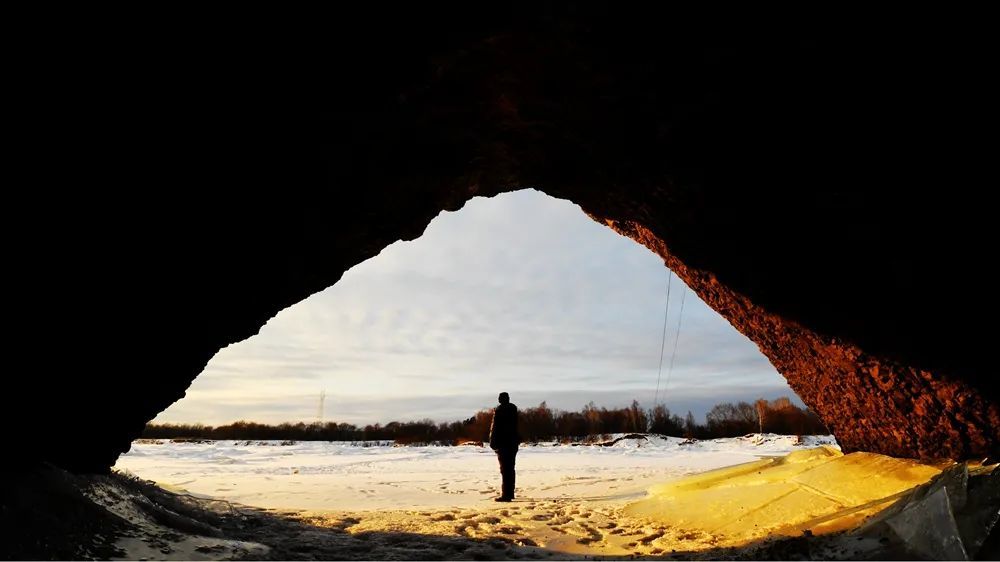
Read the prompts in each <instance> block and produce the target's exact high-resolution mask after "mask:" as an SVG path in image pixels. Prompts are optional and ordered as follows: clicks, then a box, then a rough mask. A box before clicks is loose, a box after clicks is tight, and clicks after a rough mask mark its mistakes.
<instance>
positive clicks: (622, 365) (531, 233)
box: [154, 190, 801, 426]
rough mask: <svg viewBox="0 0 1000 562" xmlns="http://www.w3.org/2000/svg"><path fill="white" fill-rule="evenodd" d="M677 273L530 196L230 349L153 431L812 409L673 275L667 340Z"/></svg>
mask: <svg viewBox="0 0 1000 562" xmlns="http://www.w3.org/2000/svg"><path fill="white" fill-rule="evenodd" d="M668 273H669V271H668V270H667V269H666V268H665V267H664V265H663V261H662V259H661V258H659V257H658V256H656V255H655V254H653V253H652V252H650V251H649V250H648V249H646V248H644V247H642V246H641V245H639V244H637V243H635V242H634V241H632V240H630V239H628V238H625V237H623V236H620V235H618V234H616V233H614V232H612V231H611V230H609V229H608V228H606V227H605V226H604V225H602V224H598V223H596V222H594V221H592V220H591V219H589V218H588V217H587V216H586V215H584V214H583V213H581V212H580V209H579V208H578V207H577V206H576V205H574V204H572V203H570V202H568V201H564V200H560V199H555V198H552V197H549V196H547V195H544V194H542V193H540V192H538V191H535V190H522V191H517V192H512V193H506V194H501V195H498V196H496V197H494V198H476V199H473V200H471V201H469V202H468V203H467V204H466V206H465V207H464V208H463V209H461V210H459V211H457V212H453V213H449V212H445V213H442V214H441V215H440V216H438V217H437V218H436V219H435V220H434V221H433V222H432V223H431V224H430V225H429V226H428V227H427V229H426V231H425V233H424V234H423V235H422V236H421V237H420V238H418V239H417V240H414V241H412V242H397V243H395V244H393V245H391V246H389V247H387V248H386V249H384V250H383V251H382V252H381V253H380V254H379V255H378V256H377V257H375V258H372V259H370V260H368V261H366V262H363V263H361V264H359V265H358V266H356V267H354V268H352V269H351V270H349V271H348V272H347V273H345V275H344V276H343V278H342V279H341V280H340V281H339V282H338V283H336V284H335V285H333V286H331V287H329V288H328V289H326V290H324V291H321V292H319V293H317V294H314V295H312V296H311V297H309V298H307V299H305V300H303V301H302V302H300V303H298V304H296V305H294V306H292V307H289V308H287V309H285V310H283V311H281V312H280V313H279V314H278V315H277V316H276V317H274V318H273V319H272V320H271V321H269V322H268V323H267V324H266V325H265V326H264V327H262V328H261V330H260V333H259V334H258V335H256V336H254V337H252V338H250V339H248V340H245V341H243V342H239V343H237V344H233V345H230V346H228V347H226V348H224V349H222V350H220V351H219V353H218V354H217V355H216V356H215V357H214V358H213V359H212V360H211V361H210V362H209V364H208V366H207V367H206V368H205V370H204V371H203V372H202V374H201V375H199V376H198V378H197V379H196V380H195V381H194V383H193V384H192V385H191V387H190V388H189V389H188V391H187V397H186V398H184V399H182V400H180V401H178V402H176V403H175V404H174V405H172V406H171V407H170V408H168V409H167V410H165V411H164V412H162V413H161V414H160V415H159V416H158V417H157V418H156V419H155V420H154V421H155V422H156V423H165V422H173V423H205V424H212V425H218V424H221V423H226V422H232V421H235V420H237V419H249V420H252V421H255V422H263V423H281V422H287V421H292V422H300V421H301V422H306V423H311V422H316V421H324V422H325V421H337V422H347V423H353V424H357V425H361V426H364V425H366V424H372V423H382V424H385V423H388V422H391V421H406V420H416V419H424V418H431V419H435V420H437V421H451V420H457V419H465V418H468V417H469V416H470V415H471V414H473V413H475V411H477V410H478V409H480V408H482V407H484V406H490V405H491V401H492V399H493V398H494V397H495V396H496V394H497V392H499V391H501V390H506V391H509V392H510V393H511V396H512V397H513V398H514V400H515V402H516V403H518V404H519V405H521V407H522V408H523V407H526V406H532V405H536V404H538V403H540V402H542V401H546V402H547V404H548V406H549V407H552V408H559V409H567V410H577V409H579V408H580V407H581V406H582V405H584V404H586V403H588V402H590V401H594V402H595V403H596V404H597V405H598V406H607V407H616V406H625V405H628V404H630V403H631V401H632V400H638V401H639V402H640V403H641V404H643V405H644V406H646V407H651V406H653V402H654V398H655V397H657V396H658V397H659V402H661V403H663V404H664V405H665V406H666V407H668V408H669V409H670V410H671V411H672V412H675V413H679V414H680V415H681V416H683V415H685V414H686V412H687V411H689V410H690V411H691V412H693V414H694V415H695V416H696V417H697V418H698V419H699V420H702V419H704V415H705V413H706V412H707V411H708V410H709V409H710V408H711V407H712V406H713V405H714V404H716V403H718V402H725V401H734V402H735V401H739V400H745V401H749V402H752V401H753V400H754V399H756V398H760V397H767V398H775V397H778V396H785V395H787V396H790V397H793V399H794V400H795V401H796V403H797V404H799V405H801V403H800V402H798V399H797V398H795V394H794V392H793V391H792V390H791V389H790V388H789V387H788V385H787V384H786V382H785V380H784V378H783V377H781V375H779V374H778V373H777V371H776V370H775V369H774V367H773V366H771V364H770V363H769V362H768V361H767V359H766V358H765V357H764V356H763V355H762V354H761V353H760V351H759V350H758V349H757V347H756V345H755V344H753V343H752V342H751V341H750V340H749V339H747V338H746V337H745V336H743V335H742V334H740V333H739V332H737V331H736V330H735V329H734V328H733V327H731V326H730V325H729V323H728V322H726V321H725V320H724V319H723V318H722V317H721V316H719V314H718V313H716V312H715V311H713V310H712V309H710V308H709V307H708V306H707V305H705V304H704V303H703V302H702V301H701V300H700V299H698V297H697V296H696V295H695V294H693V293H692V292H691V291H689V290H688V289H687V288H686V287H685V285H684V284H683V282H682V281H680V279H679V278H677V277H673V278H672V280H671V281H669V283H670V285H671V287H670V302H669V308H668V310H667V318H666V333H665V337H664V301H665V289H666V286H667V283H668V277H667V275H668ZM682 307H683V308H682ZM678 326H680V336H679V337H678ZM675 350H676V354H675V353H674V351H675ZM661 353H662V357H663V360H662V368H661V366H660V363H659V360H660V357H661ZM672 359H673V361H671V360H672ZM671 363H673V365H672V368H671ZM658 385H659V391H658V392H657V386H658ZM324 392H325V399H323V398H322V396H323V393H324ZM321 399H322V404H321V403H320V402H321ZM321 406H322V407H321Z"/></svg>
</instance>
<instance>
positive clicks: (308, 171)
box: [4, 5, 1000, 471]
mask: <svg viewBox="0 0 1000 562" xmlns="http://www.w3.org/2000/svg"><path fill="white" fill-rule="evenodd" d="M508 8H509V9H505V10H500V9H489V8H487V7H483V6H466V7H461V8H456V7H455V6H434V7H428V6H424V5H421V6H411V7H405V8H398V9H397V10H398V11H396V12H393V14H392V16H393V17H391V18H387V17H386V16H387V14H385V13H382V12H378V11H372V12H369V13H347V12H346V11H345V12H344V13H343V14H341V17H340V18H338V19H336V20H334V21H330V22H329V25H330V27H329V29H324V31H323V32H322V33H316V34H315V35H310V36H309V38H310V39H312V41H310V42H309V44H308V45H303V44H300V43H298V42H291V43H285V42H280V41H278V42H267V41H262V40H261V39H262V36H261V35H260V34H257V33H250V34H249V35H247V36H246V37H238V36H234V37H230V36H228V35H225V34H223V35H225V37H224V39H223V38H222V35H220V32H219V30H213V31H212V32H211V33H205V34H204V35H201V34H198V33H192V34H191V35H190V36H188V37H186V38H185V40H184V41H183V42H180V43H178V41H176V40H174V39H175V37H174V35H172V34H171V33H172V32H171V33H164V34H163V35H158V34H157V33H155V32H153V31H150V33H149V34H147V36H145V37H141V38H133V39H135V40H134V41H132V42H130V43H129V45H130V48H128V49H124V48H121V45H120V44H116V43H114V42H112V44H109V45H106V46H101V45H102V44H100V42H98V43H87V44H86V45H88V46H89V45H97V46H89V47H81V49H82V52H81V51H74V52H72V53H66V57H67V58H66V59H65V60H64V59H60V64H62V65H63V66H61V67H60V68H61V69H62V70H64V71H65V72H64V73H62V74H58V73H57V75H58V76H68V77H74V78H77V79H78V80H77V81H76V82H74V83H87V84H92V87H90V88H88V89H81V88H69V89H67V88H54V89H52V90H47V91H46V95H54V96H56V97H54V98H52V99H51V100H50V101H52V104H50V105H51V106H52V107H59V108H62V107H68V108H69V109H67V110H65V111H66V115H65V117H63V116H62V114H60V118H57V119H55V120H54V121H53V123H51V125H53V128H51V129H46V128H45V127H37V126H36V127H35V129H36V130H43V131H47V130H56V131H61V132H62V133H61V135H62V136H60V139H59V142H60V143H61V145H60V146H66V145H68V146H71V147H73V148H74V150H72V151H68V150H67V151H63V152H57V154H58V157H54V156H53V157H50V158H48V159H47V160H45V161H44V166H43V167H42V168H40V169H43V170H46V171H48V170H55V169H59V170H66V171H67V172H68V173H67V175H68V176H69V178H68V179H67V180H66V181H65V182H61V183H59V185H67V186H90V187H86V188H83V187H77V188H73V189H64V190H60V191H59V192H58V194H55V193H52V192H50V191H48V190H45V189H34V190H25V191H30V193H29V194H27V195H26V197H27V198H28V199H27V200H26V201H24V202H22V203H21V207H20V208H21V209H22V211H21V217H19V218H21V219H22V220H25V221H26V224H30V225H32V228H33V229H34V230H32V231H30V232H31V233H35V232H36V231H37V232H38V233H39V234H37V235H36V234H31V236H32V239H34V240H36V241H37V242H38V244H37V245H36V246H34V247H28V246H27V245H24V244H13V245H12V248H11V255H12V256H13V257H12V258H11V260H12V262H13V264H14V265H15V267H13V268H11V271H14V272H16V273H15V274H13V275H12V277H14V278H15V282H16V288H15V289H13V290H12V294H14V295H18V297H20V296H21V295H29V296H30V298H28V299H22V300H23V305H22V304H18V305H17V306H15V307H14V308H16V309H17V311H18V313H19V314H18V316H17V318H18V319H19V322H17V323H15V324H14V325H15V326H17V327H18V330H17V333H18V336H17V338H18V340H17V345H14V346H12V347H13V348H14V352H13V353H14V355H15V357H12V362H13V363H15V364H19V365H28V366H30V367H28V368H30V369H32V371H30V372H29V374H30V376H23V377H21V378H22V379H25V382H26V385H27V386H25V387H23V388H21V390H19V391H18V394H17V397H18V399H17V400H12V402H14V404H13V405H12V406H11V407H10V408H9V409H8V410H7V411H5V412H4V416H5V418H6V420H5V422H6V423H8V424H10V425H9V427H22V426H23V427H25V429H24V430H23V431H20V432H16V433H17V435H16V436H15V437H14V440H15V443H14V445H15V446H16V447H17V448H18V449H19V450H21V451H23V455H24V458H26V459H28V460H29V461H30V460H34V461H51V462H55V463H57V464H60V465H62V466H65V467H69V468H72V469H76V470H98V471H99V470H105V469H106V468H107V467H108V466H110V465H111V464H112V463H113V462H114V460H115V458H116V457H117V455H118V454H120V453H121V452H123V451H125V450H127V449H128V447H129V443H130V442H131V440H132V438H134V437H135V436H136V435H138V434H139V432H140V431H141V428H142V427H143V424H144V423H145V422H146V421H148V420H150V419H152V418H153V417H154V416H155V415H156V414H157V413H158V412H160V411H162V410H163V409H164V408H166V407H167V406H168V405H169V404H171V403H172V402H174V401H175V400H178V399H180V398H181V397H182V396H183V395H184V391H185V389H186V388H187V387H188V385H189V384H190V382H191V381H192V380H193V379H194V377H196V376H197V374H198V373H199V372H200V371H201V369H202V368H203V367H204V365H205V364H206V362H207V361H208V360H209V359H210V358H211V357H212V355H213V354H214V353H215V352H216V351H217V350H218V349H220V348H221V347H224V346H226V345H228V344H230V343H233V342H237V341H240V340H242V339H245V338H247V337H250V336H252V335H253V334H254V333H256V331H257V330H258V329H259V328H260V326H262V325H263V324H264V323H265V322H266V321H267V320H268V319H269V318H270V317H271V316H273V315H274V314H276V313H277V312H278V311H280V310H281V309H283V308H285V307H287V306H290V305H292V304H294V303H296V302H298V301H300V300H302V299H303V298H305V297H307V296H308V295H310V294H312V293H314V292H316V291H319V290H322V289H323V288H325V287H328V286H330V285H332V284H333V283H336V281H337V280H338V279H339V278H340V276H341V275H342V273H343V272H344V271H346V270H347V269H349V268H350V267H352V266H353V265H355V264H357V263H360V262H361V261H364V260H365V259H368V258H370V257H372V256H374V255H376V254H377V253H378V252H379V251H380V250H381V249H382V248H384V247H385V246H386V245H388V244H390V243H392V242H394V241H396V240H399V239H413V238H415V237H417V236H419V235H420V233H421V232H422V231H423V229H424V228H425V227H426V225H427V224H428V222H429V221H430V220H431V219H432V218H433V217H434V216H435V215H436V214H437V213H439V212H440V211H441V210H443V209H447V210H454V209H457V208H460V207H461V206H462V205H463V204H464V202H465V201H467V200H468V199H469V198H471V197H473V196H477V195H481V196H491V195H494V194H496V193H499V192H502V191H508V190H512V189H517V188H520V187H535V188H538V189H541V190H543V191H545V192H546V193H549V194H550V195H552V196H555V197H561V198H566V199H570V200H572V201H574V202H576V203H578V204H579V205H580V206H581V207H582V208H583V209H584V211H585V212H587V213H588V214H590V215H591V216H592V217H594V218H595V219H597V220H600V221H601V222H604V223H606V224H608V225H610V226H612V228H614V229H616V230H618V231H619V232H622V233H624V234H626V235H628V236H631V237H632V238H634V239H636V240H637V241H639V242H641V243H643V244H645V245H646V246H648V247H650V248H651V249H652V250H653V251H655V252H657V253H658V254H660V255H661V256H663V257H664V259H665V261H666V262H667V264H668V265H669V266H670V267H671V268H672V269H673V270H674V271H675V272H677V273H678V275H680V276H681V277H682V278H683V279H684V280H685V281H686V282H687V283H688V284H689V285H690V286H691V287H692V288H693V289H694V290H695V291H696V292H697V293H698V294H699V296H700V297H701V298H702V299H704V300H705V301H706V302H707V303H708V304H709V305H710V306H712V307H713V308H715V309H716V310H718V311H719V312H720V313H721V314H722V315H723V316H724V317H726V318H727V319H728V320H729V321H730V322H731V323H732V324H733V325H734V326H735V327H736V328H737V329H739V330H740V331H741V332H743V333H744V334H746V335H747V336H748V337H750V338H751V339H752V340H753V341H755V342H756V343H757V344H758V345H759V346H760V348H761V350H762V351H763V352H764V353H765V355H767V356H768V358H770V360H771V361H772V362H773V363H774V364H775V366H776V367H777V368H778V370H779V371H780V372H781V373H782V374H784V375H785V376H786V377H787V378H788V380H789V382H790V384H791V385H792V387H793V388H794V389H795V390H796V392H798V393H799V395H800V396H801V397H802V398H803V400H804V401H805V402H806V404H808V405H809V406H810V407H812V408H814V409H815V410H816V411H817V412H818V413H819V414H820V416H821V417H822V418H823V420H824V421H825V422H826V423H827V424H828V425H829V426H830V427H831V429H832V430H833V431H834V433H835V434H836V436H837V438H838V440H840V442H841V443H842V444H843V445H844V447H845V449H847V450H867V451H873V452H879V453H886V454H891V455H897V456H920V457H939V456H951V457H969V456H982V455H987V454H993V453H996V452H997V450H998V446H1000V434H998V431H1000V430H998V428H1000V413H998V404H1000V398H998V394H997V391H996V390H995V389H994V388H993V385H992V379H993V374H992V373H993V371H994V357H993V355H994V354H993V352H992V348H993V342H992V339H991V338H989V337H988V334H989V330H984V329H983V328H982V324H983V322H984V321H987V322H988V321H989V320H990V319H991V318H993V317H994V314H993V310H994V308H995V305H993V304H992V299H991V298H989V295H990V294H992V292H993V282H992V280H991V278H990V276H989V274H987V273H986V272H987V271H988V270H989V269H990V265H991V264H990V263H989V258H990V257H991V256H992V255H993V254H994V253H995V252H994V251H993V249H992V246H991V243H990V240H992V238H993V233H992V224H993V220H994V217H993V213H992V211H991V210H990V206H989V205H987V204H985V202H984V201H985V200H984V197H985V196H984V195H982V193H983V189H982V187H983V186H984V185H987V184H986V183H984V180H983V178H984V177H991V175H990V174H987V173H986V171H985V165H986V164H987V163H988V162H990V161H991V160H992V159H993V156H992V154H991V152H990V151H989V149H988V143H983V142H980V140H979V138H980V137H979V136H977V135H976V134H975V133H976V132H977V131H979V130H983V131H988V130H992V129H991V128H990V126H989V123H990V119H991V115H992V114H991V113H990V112H989V111H987V108H990V107H992V105H993V102H992V100H993V99H995V96H993V95H991V93H990V92H991V90H990V84H991V81H990V80H989V76H988V73H985V72H983V71H982V69H983V68H989V67H990V62H991V61H988V60H986V59H987V57H988V53H991V52H992V49H990V48H989V47H990V45H988V44H987V43H988V38H989V37H991V35H992V34H991V33H988V31H989V30H986V29H984V30H979V31H977V30H976V29H973V28H972V27H970V26H973V27H974V25H975V24H969V23H968V21H969V20H968V18H967V19H965V20H963V22H965V23H963V27H962V32H961V33H957V32H956V33H953V34H952V35H949V34H948V33H946V32H947V31H948V30H949V29H957V28H951V27H948V25H947V22H946V21H944V18H942V16H941V15H940V14H934V17H933V19H928V21H927V22H925V23H926V24H927V25H928V26H931V28H933V29H935V30H938V31H940V33H924V30H925V29H926V28H925V27H921V26H916V25H914V26H902V25H893V26H892V27H879V26H877V25H874V24H873V25H872V27H870V28H868V29H855V28H854V27H843V26H841V27H838V28H837V29H836V30H835V31H832V32H830V33H827V32H824V31H822V30H819V29H810V28H808V26H804V27H802V28H801V31H790V30H789V29H788V28H787V27H784V26H782V27H776V28H775V29H767V28H766V27H760V26H748V25H742V24H737V25H734V26H727V25H723V24H722V23H720V22H710V23H711V25H708V26H698V25H694V23H692V22H691V21H690V20H688V19H686V18H684V17H681V16H679V15H677V14H661V13H648V14H643V13H639V10H638V9H637V8H636V9H633V8H629V9H625V8H620V9H614V8H611V7H601V8H596V7H594V8H591V7H588V8H582V7H577V6H567V5H547V6H545V7H536V8H534V9H531V10H529V9H527V7H524V6H522V7H518V6H515V5H512V6H510V7H508ZM984 21H986V20H984ZM845 30H846V31H845ZM847 31H850V33H848V32H847ZM87 49H91V50H87ZM74 57H75V58H74ZM65 61H69V62H65ZM70 91H71V92H75V93H74V95H75V96H77V97H76V98H73V100H72V101H73V102H74V103H72V104H68V105H67V104H66V103H65V99H64V98H63V97H58V96H65V95H68V94H65V92H70ZM51 92H57V93H58V92H62V94H51ZM122 92H129V94H128V95H122ZM44 99H49V98H44ZM50 141H51V139H47V142H50ZM50 145H51V146H54V145H52V144H51V142H50V144H46V145H44V146H50ZM55 181H56V180H53V183H55ZM46 185H47V184H46ZM12 239H16V238H12ZM24 420H30V421H29V422H27V423H25V421H24ZM35 420H37V421H35ZM18 424H20V425H18ZM50 436H58V438H57V439H58V444H52V443H50V442H48V441H47V440H46V439H45V438H47V437H50Z"/></svg>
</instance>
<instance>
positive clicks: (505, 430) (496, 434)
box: [490, 392, 521, 502]
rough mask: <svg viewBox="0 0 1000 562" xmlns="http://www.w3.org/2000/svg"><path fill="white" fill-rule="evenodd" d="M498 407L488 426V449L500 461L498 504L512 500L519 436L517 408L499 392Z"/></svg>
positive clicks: (503, 393) (504, 393) (505, 395)
mask: <svg viewBox="0 0 1000 562" xmlns="http://www.w3.org/2000/svg"><path fill="white" fill-rule="evenodd" d="M497 399H498V400H499V401H500V405H499V406H497V407H496V408H495V409H494V410H493V423H491V424H490V448H491V449H493V450H494V451H496V452H497V459H498V460H499V461H500V476H501V477H502V478H503V493H501V494H500V497H499V498H496V501H498V502H509V501H510V500H512V499H514V458H515V457H516V456H517V446H518V444H519V443H521V435H520V434H518V432H517V406H515V405H513V404H511V403H510V396H508V395H507V393H506V392H501V393H500V396H499V397H498V398H497Z"/></svg>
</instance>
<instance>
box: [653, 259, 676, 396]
mask: <svg viewBox="0 0 1000 562" xmlns="http://www.w3.org/2000/svg"><path fill="white" fill-rule="evenodd" d="M673 278H674V272H673V271H671V270H670V269H667V304H666V305H665V306H664V308H663V336H662V337H661V338H660V366H659V368H657V370H656V394H654V395H653V405H654V406H656V402H657V400H658V399H659V397H660V375H661V374H662V373H663V348H664V347H666V343H667V313H669V312H670V281H671V280H672V279H673ZM668 378H669V376H668Z"/></svg>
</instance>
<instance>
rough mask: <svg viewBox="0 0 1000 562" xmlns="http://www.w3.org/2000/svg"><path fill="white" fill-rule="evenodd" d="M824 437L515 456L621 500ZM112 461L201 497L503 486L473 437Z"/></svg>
mask: <svg viewBox="0 0 1000 562" xmlns="http://www.w3.org/2000/svg"><path fill="white" fill-rule="evenodd" d="M614 437H619V436H614ZM824 444H830V445H836V442H835V441H834V439H833V437H830V436H824V437H805V438H803V441H802V443H801V444H796V438H795V437H792V436H778V435H762V436H761V435H756V436H747V437H736V438H728V439H714V440H708V441H697V442H694V443H685V442H684V440H683V439H678V438H663V437H658V436H649V437H648V438H647V439H623V440H621V441H619V442H618V443H616V444H614V445H612V446H607V447H604V446H593V445H579V446H571V445H554V444H540V445H528V446H522V447H521V449H520V452H519V453H518V455H517V492H516V494H517V496H518V498H526V499H530V500H541V501H546V500H557V499H574V500H585V501H593V502H604V501H610V502H615V503H619V502H623V501H629V500H632V499H638V498H639V497H641V496H643V495H644V493H645V490H646V489H647V488H649V487H650V486H652V485H654V484H658V483H661V482H664V481H666V480H669V479H671V478H676V477H679V476H684V475H688V474H693V473H698V472H703V471H706V470H711V469H714V468H720V467H724V466H730V465H735V464H739V463H745V462H749V461H753V460H757V459H758V458H760V457H762V456H779V455H785V454H788V453H790V452H792V451H795V450H801V449H805V448H810V447H816V446H819V445H824ZM116 468H117V469H119V470H123V471H128V472H131V473H134V474H136V475H138V476H140V477H142V478H145V479H149V480H154V481H156V482H157V483H159V484H160V485H162V486H164V487H166V488H168V489H175V490H185V491H187V492H189V493H192V494H195V495H203V496H209V497H213V498H219V499H226V500H231V501H235V502H238V503H242V504H246V505H254V506H259V507H266V508H275V509H291V510H296V509H298V510H310V511H324V510H330V511H370V510H409V509H443V508H473V507H485V506H486V505H490V506H492V505H494V504H493V502H492V501H491V500H492V498H493V497H494V496H496V495H498V491H499V485H500V474H499V469H498V465H497V460H496V456H495V455H494V454H493V452H492V451H490V450H489V449H488V448H482V447H475V446H459V447H419V446H402V447H393V446H391V445H387V446H373V447H364V446H360V444H358V443H347V442H323V441H313V442H297V443H294V444H285V445H282V444H281V442H279V441H270V442H260V441H257V442H252V443H251V444H247V442H245V441H216V442H207V443H174V442H171V441H166V440H164V441H159V442H148V441H141V442H136V443H134V444H133V445H132V449H131V451H129V453H127V454H125V455H122V457H121V458H119V460H118V463H117V465H116ZM487 502H488V504H487Z"/></svg>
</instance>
